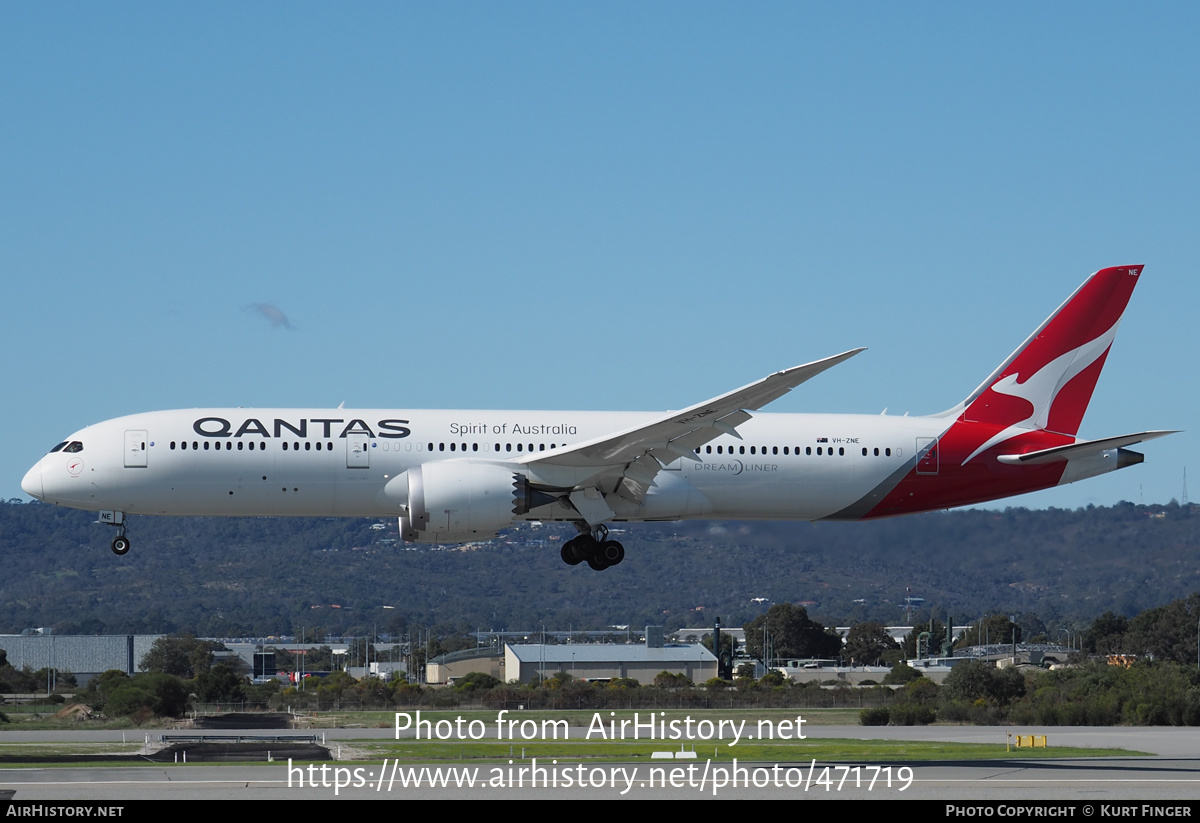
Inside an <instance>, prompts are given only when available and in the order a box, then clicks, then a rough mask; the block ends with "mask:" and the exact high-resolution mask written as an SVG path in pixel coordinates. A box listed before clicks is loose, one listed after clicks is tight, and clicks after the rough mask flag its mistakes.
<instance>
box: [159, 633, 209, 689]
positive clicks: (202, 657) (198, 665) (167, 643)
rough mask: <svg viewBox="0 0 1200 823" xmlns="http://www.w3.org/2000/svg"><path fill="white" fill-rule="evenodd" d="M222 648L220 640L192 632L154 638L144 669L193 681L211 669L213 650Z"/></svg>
mask: <svg viewBox="0 0 1200 823" xmlns="http://www.w3.org/2000/svg"><path fill="white" fill-rule="evenodd" d="M219 648H221V645H220V644H219V643H213V642H212V641H209V640H197V639H196V637H195V636H194V635H191V634H169V635H166V636H164V637H160V638H158V640H155V641H154V645H152V646H151V647H150V651H148V652H146V654H145V656H144V657H142V668H143V669H145V670H146V671H148V672H161V673H163V674H170V675H174V676H175V677H182V678H184V679H185V680H191V679H192V678H194V677H196V676H198V675H200V674H203V673H205V672H207V671H208V670H209V669H211V668H212V663H213V652H214V651H216V650H217V649H219Z"/></svg>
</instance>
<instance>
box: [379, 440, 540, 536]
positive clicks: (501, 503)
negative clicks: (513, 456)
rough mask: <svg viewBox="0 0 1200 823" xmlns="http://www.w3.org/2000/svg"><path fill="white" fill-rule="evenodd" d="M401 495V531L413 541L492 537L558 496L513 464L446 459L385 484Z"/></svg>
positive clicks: (389, 494)
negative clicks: (531, 481)
mask: <svg viewBox="0 0 1200 823" xmlns="http://www.w3.org/2000/svg"><path fill="white" fill-rule="evenodd" d="M384 493H385V494H386V495H387V497H388V499H389V500H393V501H399V502H400V504H401V510H402V511H404V512H405V514H403V515H401V517H400V536H401V537H402V538H403V539H404V540H406V541H408V542H410V543H465V542H469V541H472V540H488V539H490V538H493V537H495V536H496V534H497V533H498V532H499V531H500V530H501V529H503V528H505V527H507V526H509V525H511V524H512V522H513V518H514V517H515V516H516V515H519V514H524V513H525V512H527V511H529V509H530V508H531V507H532V506H534V505H542V504H543V503H547V502H551V501H552V500H553V498H552V497H550V496H549V495H546V494H543V493H542V492H539V491H537V490H535V489H532V488H530V486H529V483H528V481H527V480H526V478H525V476H524V475H522V474H519V473H517V472H514V471H513V470H512V467H511V466H506V465H503V464H496V463H482V462H476V461H474V460H445V461H438V462H435V463H424V464H422V465H420V466H414V467H413V468H411V469H409V470H408V471H406V472H405V473H404V474H401V475H398V476H396V477H394V478H392V480H391V481H390V482H389V483H388V484H387V487H386V488H385V490H384Z"/></svg>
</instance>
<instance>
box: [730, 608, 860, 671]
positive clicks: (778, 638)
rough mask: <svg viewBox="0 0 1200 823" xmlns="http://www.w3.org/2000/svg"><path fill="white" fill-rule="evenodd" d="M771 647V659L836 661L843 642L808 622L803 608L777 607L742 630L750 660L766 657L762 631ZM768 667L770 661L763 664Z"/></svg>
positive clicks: (818, 625)
mask: <svg viewBox="0 0 1200 823" xmlns="http://www.w3.org/2000/svg"><path fill="white" fill-rule="evenodd" d="M764 627H765V628H766V634H767V638H768V640H769V642H770V644H771V647H772V657H773V658H799V659H812V658H825V659H829V658H835V657H837V656H838V654H839V653H840V652H841V650H842V640H841V638H840V637H838V636H837V635H836V634H832V633H830V632H827V631H826V630H825V627H824V626H822V625H821V624H820V623H817V622H816V621H814V620H810V619H809V617H808V612H807V611H806V610H805V608H804V607H803V606H796V605H793V604H791V603H776V604H775V605H774V606H772V607H771V608H770V609H768V610H767V613H766V614H764V615H759V616H758V617H756V618H754V619H753V620H751V621H750V622H748V623H746V625H745V626H744V627H743V628H744V629H745V632H746V651H747V653H749V654H750V656H751V657H757V658H759V659H762V658H763V657H764V656H765V649H764V646H763V629H764ZM766 662H767V663H768V665H769V664H770V661H766Z"/></svg>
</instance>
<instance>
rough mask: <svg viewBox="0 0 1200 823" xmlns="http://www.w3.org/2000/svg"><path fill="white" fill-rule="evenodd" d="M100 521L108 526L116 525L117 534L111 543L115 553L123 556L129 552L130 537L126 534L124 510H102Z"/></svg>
mask: <svg viewBox="0 0 1200 823" xmlns="http://www.w3.org/2000/svg"><path fill="white" fill-rule="evenodd" d="M100 522H101V523H104V524H105V525H108V526H115V527H116V529H117V536H116V537H114V538H113V539H112V543H110V544H109V546H110V548H112V551H113V554H115V555H117V556H121V555H124V554H128V553H129V546H130V543H129V538H128V537H126V536H125V513H124V512H109V511H103V512H100Z"/></svg>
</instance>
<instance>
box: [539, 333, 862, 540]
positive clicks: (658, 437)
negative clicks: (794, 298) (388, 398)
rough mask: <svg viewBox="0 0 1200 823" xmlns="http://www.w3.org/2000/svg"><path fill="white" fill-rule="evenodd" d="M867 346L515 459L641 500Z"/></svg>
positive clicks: (604, 491) (637, 500)
mask: <svg viewBox="0 0 1200 823" xmlns="http://www.w3.org/2000/svg"><path fill="white" fill-rule="evenodd" d="M862 351H865V349H852V350H850V351H847V352H842V353H841V354H835V355H834V356H833V357H826V358H825V359H823V360H815V361H813V362H812V363H805V364H804V365H802V366H794V367H792V368H790V369H784V370H783V371H780V372H776V373H775V374H772V375H769V376H767V377H764V378H763V379H762V380H757V381H755V382H753V383H750V384H749V385H747V386H743V387H741V388H740V389H735V390H734V391H731V392H728V393H726V394H722V395H720V396H719V397H714V398H712V399H711V400H707V401H705V402H703V403H698V404H696V405H695V406H690V407H688V408H686V409H683V410H682V411H675V412H667V413H665V414H663V415H662V416H661V417H659V418H657V419H655V420H651V421H650V422H648V423H644V424H642V425H640V426H636V427H633V428H630V429H625V430H624V431H619V432H616V433H614V434H610V435H605V436H603V437H599V438H595V439H593V440H588V441H585V442H583V443H578V444H576V445H574V446H570V447H568V448H565V449H557V450H555V451H554V452H539V453H538V454H530V455H526V456H525V457H523V458H520V459H519V460H517V461H516V462H518V463H522V464H525V465H528V466H530V468H531V469H535V470H543V471H545V472H546V474H547V475H551V476H552V475H554V474H555V471H554V469H555V468H556V467H562V468H564V469H567V468H571V469H592V470H594V471H593V472H591V473H590V475H591V476H592V477H593V478H597V477H599V476H602V477H603V479H602V480H600V482H596V483H589V486H590V487H593V488H599V490H600V491H601V492H602V493H607V492H611V491H617V492H618V493H619V494H621V495H622V496H623V497H626V498H627V499H630V500H634V501H635V502H640V501H641V499H642V497H644V496H645V493H646V490H647V489H648V488H649V487H650V486H651V485H653V480H654V476H655V475H656V474H658V472H659V470H660V469H661V468H662V467H663V466H665V465H667V464H668V463H673V462H675V461H676V460H678V459H680V458H688V459H691V460H697V459H698V458H697V457H696V455H695V452H694V450H695V449H696V448H698V447H700V446H702V445H704V444H705V443H707V442H709V441H710V440H713V439H715V438H717V437H719V436H721V435H722V434H729V435H733V436H734V437H738V434H737V427H738V426H739V425H741V424H742V423H744V422H746V421H747V420H749V419H750V417H751V415H750V414H749V412H748V411H747V410H749V411H756V410H758V409H760V408H762V407H763V406H765V405H767V404H768V403H770V402H771V401H773V400H777V399H778V398H780V397H782V396H783V395H785V394H787V393H788V392H789V391H791V390H792V389H794V388H796V386H799V385H800V384H801V383H803V382H804V381H806V380H808V379H810V378H812V377H816V376H817V375H818V374H820V373H821V372H823V371H825V370H826V369H828V368H831V367H832V366H836V365H837V364H838V363H841V362H843V361H845V360H848V359H850V358H851V357H853V356H854V355H856V354H858V353H859V352H862ZM572 497H574V495H573V496H572ZM589 519H590V518H589Z"/></svg>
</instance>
